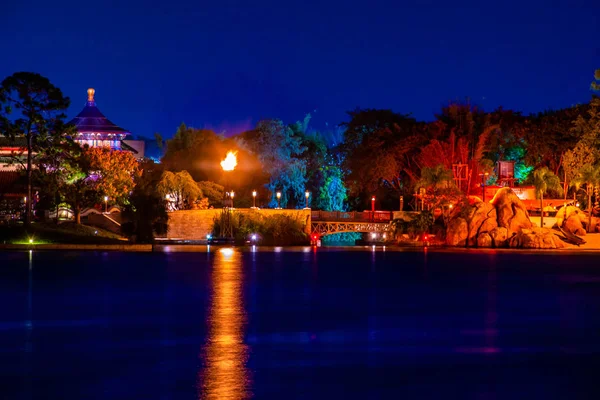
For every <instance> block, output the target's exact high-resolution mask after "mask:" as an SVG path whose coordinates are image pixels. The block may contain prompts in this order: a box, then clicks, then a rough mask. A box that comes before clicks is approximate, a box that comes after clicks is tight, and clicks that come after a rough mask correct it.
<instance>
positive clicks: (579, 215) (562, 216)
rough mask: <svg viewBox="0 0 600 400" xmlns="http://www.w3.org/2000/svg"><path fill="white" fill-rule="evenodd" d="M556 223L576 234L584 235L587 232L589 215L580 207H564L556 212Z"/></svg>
mask: <svg viewBox="0 0 600 400" xmlns="http://www.w3.org/2000/svg"><path fill="white" fill-rule="evenodd" d="M556 225H557V226H559V227H561V228H563V229H564V230H566V231H568V232H571V233H574V234H575V235H579V236H583V235H585V233H586V231H585V228H586V227H587V225H588V216H587V214H586V213H585V212H583V211H582V210H581V209H579V208H578V207H574V206H566V207H562V208H561V209H560V210H558V212H557V213H556Z"/></svg>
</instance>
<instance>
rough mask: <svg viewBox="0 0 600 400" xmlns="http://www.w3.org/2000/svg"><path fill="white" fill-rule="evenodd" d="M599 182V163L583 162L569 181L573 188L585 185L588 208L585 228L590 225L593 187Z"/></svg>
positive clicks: (588, 227)
mask: <svg viewBox="0 0 600 400" xmlns="http://www.w3.org/2000/svg"><path fill="white" fill-rule="evenodd" d="M599 184H600V164H599V165H596V166H594V165H591V164H585V165H584V166H583V167H581V168H580V169H579V171H578V172H577V176H576V177H575V178H574V179H573V180H572V181H571V185H572V186H575V189H577V190H579V188H580V187H581V185H585V193H586V194H587V196H588V201H587V208H588V213H589V216H588V218H589V219H588V226H587V230H588V232H589V231H590V228H591V227H592V194H593V193H594V187H595V186H598V185H599Z"/></svg>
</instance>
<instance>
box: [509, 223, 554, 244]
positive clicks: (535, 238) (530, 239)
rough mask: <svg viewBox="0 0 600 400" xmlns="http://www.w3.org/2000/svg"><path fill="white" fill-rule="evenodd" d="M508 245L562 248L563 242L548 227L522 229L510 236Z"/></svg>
mask: <svg viewBox="0 0 600 400" xmlns="http://www.w3.org/2000/svg"><path fill="white" fill-rule="evenodd" d="M510 247H516V248H523V249H562V248H563V247H565V243H564V242H563V241H562V240H560V238H559V237H558V236H557V235H556V234H555V233H554V231H553V230H552V229H550V228H538V227H535V228H532V229H522V230H521V231H520V232H518V233H517V234H516V235H514V236H513V237H511V238H510Z"/></svg>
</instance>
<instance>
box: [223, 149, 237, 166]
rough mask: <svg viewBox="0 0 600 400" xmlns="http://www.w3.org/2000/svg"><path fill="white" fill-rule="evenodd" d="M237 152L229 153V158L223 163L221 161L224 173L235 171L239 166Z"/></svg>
mask: <svg viewBox="0 0 600 400" xmlns="http://www.w3.org/2000/svg"><path fill="white" fill-rule="evenodd" d="M236 155H237V151H231V150H230V151H228V152H227V157H225V159H224V160H223V161H221V168H223V171H233V169H234V168H235V166H236V165H237V157H236Z"/></svg>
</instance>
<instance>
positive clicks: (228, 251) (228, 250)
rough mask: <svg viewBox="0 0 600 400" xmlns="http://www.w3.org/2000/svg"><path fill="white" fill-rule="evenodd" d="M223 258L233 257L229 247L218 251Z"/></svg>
mask: <svg viewBox="0 0 600 400" xmlns="http://www.w3.org/2000/svg"><path fill="white" fill-rule="evenodd" d="M219 251H220V252H221V254H223V256H224V257H231V256H232V255H233V249H232V248H230V247H225V248H223V249H221V250H219Z"/></svg>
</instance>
